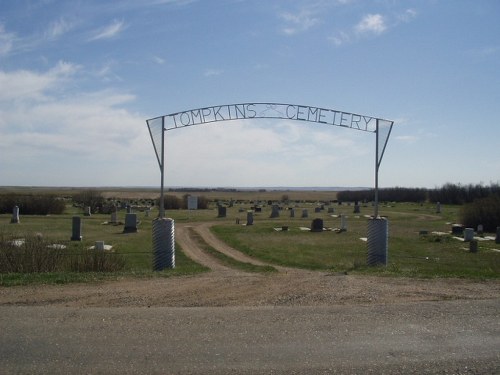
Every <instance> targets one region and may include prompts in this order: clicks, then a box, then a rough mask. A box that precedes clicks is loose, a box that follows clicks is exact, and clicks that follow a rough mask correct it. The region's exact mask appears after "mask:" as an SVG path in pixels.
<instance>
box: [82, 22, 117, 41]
mask: <svg viewBox="0 0 500 375" xmlns="http://www.w3.org/2000/svg"><path fill="white" fill-rule="evenodd" d="M125 28H126V26H125V23H124V22H123V21H118V20H113V22H112V23H111V24H109V25H108V26H106V27H104V28H101V29H100V30H97V31H96V32H95V33H94V36H92V37H91V38H90V39H89V40H90V41H94V40H101V39H111V38H114V37H116V36H117V35H119V34H120V33H121V32H122V31H123V30H125Z"/></svg>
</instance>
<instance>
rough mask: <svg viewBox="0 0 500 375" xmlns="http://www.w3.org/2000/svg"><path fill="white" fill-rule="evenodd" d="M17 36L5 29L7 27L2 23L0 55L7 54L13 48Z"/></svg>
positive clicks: (0, 25) (0, 27) (0, 28)
mask: <svg viewBox="0 0 500 375" xmlns="http://www.w3.org/2000/svg"><path fill="white" fill-rule="evenodd" d="M14 39H15V36H14V34H12V33H8V32H6V31H5V27H4V25H3V24H1V23H0V56H5V55H7V54H8V53H9V52H10V51H11V50H12V45H13V43H14Z"/></svg>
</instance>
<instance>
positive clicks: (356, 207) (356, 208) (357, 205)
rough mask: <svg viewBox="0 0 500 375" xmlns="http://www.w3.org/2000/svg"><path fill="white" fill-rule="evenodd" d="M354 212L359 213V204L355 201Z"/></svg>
mask: <svg viewBox="0 0 500 375" xmlns="http://www.w3.org/2000/svg"><path fill="white" fill-rule="evenodd" d="M354 213H355V214H359V213H361V206H360V205H359V204H358V203H357V202H356V204H355V205H354Z"/></svg>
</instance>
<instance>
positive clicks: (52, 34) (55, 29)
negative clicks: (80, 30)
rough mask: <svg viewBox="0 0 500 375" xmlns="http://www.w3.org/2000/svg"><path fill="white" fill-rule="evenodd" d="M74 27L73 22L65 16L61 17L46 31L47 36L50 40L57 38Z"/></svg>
mask: <svg viewBox="0 0 500 375" xmlns="http://www.w3.org/2000/svg"><path fill="white" fill-rule="evenodd" d="M73 27H74V25H73V24H72V23H70V22H68V21H67V20H66V19H64V18H60V19H59V20H57V21H54V22H53V23H51V24H50V25H49V27H48V28H47V30H46V31H45V38H46V39H49V40H51V39H57V38H59V37H60V36H62V35H64V34H65V33H67V32H68V31H70V30H71V29H72V28H73Z"/></svg>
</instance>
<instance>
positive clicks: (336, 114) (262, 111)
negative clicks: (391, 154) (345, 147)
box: [164, 103, 377, 132]
mask: <svg viewBox="0 0 500 375" xmlns="http://www.w3.org/2000/svg"><path fill="white" fill-rule="evenodd" d="M164 118H165V124H164V127H165V130H172V129H176V128H179V127H184V126H191V125H199V124H207V123H211V122H217V121H228V120H243V119H259V118H277V119H285V120H297V121H309V122H316V123H319V124H327V125H334V126H342V127H346V128H351V129H357V130H362V131H367V132H376V131H377V126H376V120H377V119H376V118H374V117H369V116H363V115H357V114H354V113H348V112H343V111H336V110H333V109H325V108H318V107H310V106H304V105H294V104H278V103H245V104H228V105H222V106H213V107H205V108H198V109H192V110H189V111H185V112H177V113H172V114H170V115H167V116H164Z"/></svg>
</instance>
